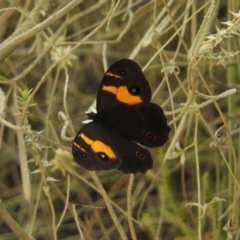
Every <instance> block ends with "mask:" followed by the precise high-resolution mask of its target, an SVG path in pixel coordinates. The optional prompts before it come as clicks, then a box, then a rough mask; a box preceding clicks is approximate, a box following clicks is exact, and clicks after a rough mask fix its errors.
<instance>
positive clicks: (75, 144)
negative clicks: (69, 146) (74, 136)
mask: <svg viewBox="0 0 240 240" xmlns="http://www.w3.org/2000/svg"><path fill="white" fill-rule="evenodd" d="M73 145H74V146H75V147H76V148H78V149H80V150H81V151H83V152H86V151H85V149H84V148H82V147H80V145H79V144H77V143H76V142H73Z"/></svg>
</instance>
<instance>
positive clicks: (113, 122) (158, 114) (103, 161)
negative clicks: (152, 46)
mask: <svg viewBox="0 0 240 240" xmlns="http://www.w3.org/2000/svg"><path fill="white" fill-rule="evenodd" d="M151 95H152V94H151V89H150V87H149V84H148V81H147V80H146V78H145V76H144V74H143V72H142V70H141V68H140V67H139V65H138V64H137V63H136V62H134V61H132V60H130V59H122V60H119V61H117V62H115V63H114V64H113V65H112V66H110V67H109V69H108V70H107V72H106V73H105V74H104V76H103V79H102V82H101V84H100V87H99V90H98V95H97V113H93V112H91V113H88V114H87V115H88V117H89V119H92V122H90V123H88V124H86V125H84V126H83V127H82V128H81V129H80V131H79V132H78V134H77V135H76V137H75V139H74V141H73V146H72V153H73V156H74V158H75V160H76V162H77V163H78V164H80V165H81V166H82V167H83V168H85V169H87V170H90V171H91V170H108V169H113V168H117V169H118V170H120V171H122V172H124V173H137V172H142V173H145V172H146V171H147V170H148V169H151V168H152V165H153V161H152V157H151V154H150V152H149V151H147V150H146V149H145V148H143V147H142V146H141V145H144V146H147V147H159V146H162V145H163V144H164V143H165V142H166V141H167V140H168V134H169V131H170V128H169V127H168V125H167V121H166V118H165V116H164V113H163V110H162V108H161V107H159V106H158V105H157V104H155V103H151V102H150V101H151ZM140 144H141V145H140Z"/></svg>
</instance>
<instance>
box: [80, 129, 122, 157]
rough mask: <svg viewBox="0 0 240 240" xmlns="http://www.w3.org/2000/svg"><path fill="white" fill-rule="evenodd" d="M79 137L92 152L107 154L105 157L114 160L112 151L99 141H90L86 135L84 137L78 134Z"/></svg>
mask: <svg viewBox="0 0 240 240" xmlns="http://www.w3.org/2000/svg"><path fill="white" fill-rule="evenodd" d="M80 137H81V138H82V139H83V141H84V142H85V143H87V144H88V145H90V146H91V148H92V150H93V151H94V152H103V153H105V154H107V156H108V157H109V158H111V159H116V158H117V157H116V155H115V153H114V152H113V151H112V149H111V148H110V147H109V146H108V145H106V144H104V143H103V142H101V141H98V140H95V141H93V140H92V139H90V138H88V137H87V136H86V135H84V134H83V133H81V134H80Z"/></svg>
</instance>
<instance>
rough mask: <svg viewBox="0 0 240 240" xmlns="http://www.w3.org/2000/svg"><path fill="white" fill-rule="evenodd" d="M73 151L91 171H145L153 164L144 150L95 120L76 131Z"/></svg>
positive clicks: (77, 158)
mask: <svg viewBox="0 0 240 240" xmlns="http://www.w3.org/2000/svg"><path fill="white" fill-rule="evenodd" d="M72 152H73V156H74V158H75V160H76V161H77V163H79V164H80V165H81V166H82V167H84V168H85V169H87V170H90V171H93V170H109V169H113V168H118V169H119V170H120V171H122V172H124V173H137V172H142V173H145V172H146V171H147V170H148V169H150V168H152V164H153V161H152V157H151V154H150V153H149V152H148V151H147V150H146V149H144V148H142V147H141V146H140V145H138V144H137V143H135V142H133V141H131V140H130V139H128V138H125V137H123V136H121V135H119V134H118V133H116V132H114V131H111V130H110V129H108V128H107V127H103V126H102V125H100V124H97V123H94V122H91V123H88V124H86V125H85V126H83V127H82V129H81V130H80V131H79V132H78V134H77V136H76V137H75V139H74V142H73V146H72Z"/></svg>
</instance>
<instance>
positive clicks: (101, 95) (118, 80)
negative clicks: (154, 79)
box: [97, 59, 151, 113]
mask: <svg viewBox="0 0 240 240" xmlns="http://www.w3.org/2000/svg"><path fill="white" fill-rule="evenodd" d="M150 100H151V89H150V86H149V84H148V81H147V80H146V78H145V76H144V74H143V72H142V70H141V68H140V67H139V65H138V64H137V63H136V62H134V61H132V60H130V59H122V60H120V61H117V62H115V63H114V64H113V65H112V66H110V68H109V69H108V70H107V72H106V73H105V74H104V77H103V79H102V82H101V84H100V87H99V91H98V96H97V112H98V113H102V112H108V111H109V112H110V111H113V112H114V111H115V112H117V111H123V112H124V111H126V110H129V109H131V108H133V107H136V106H140V105H144V104H145V103H147V102H150Z"/></svg>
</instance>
